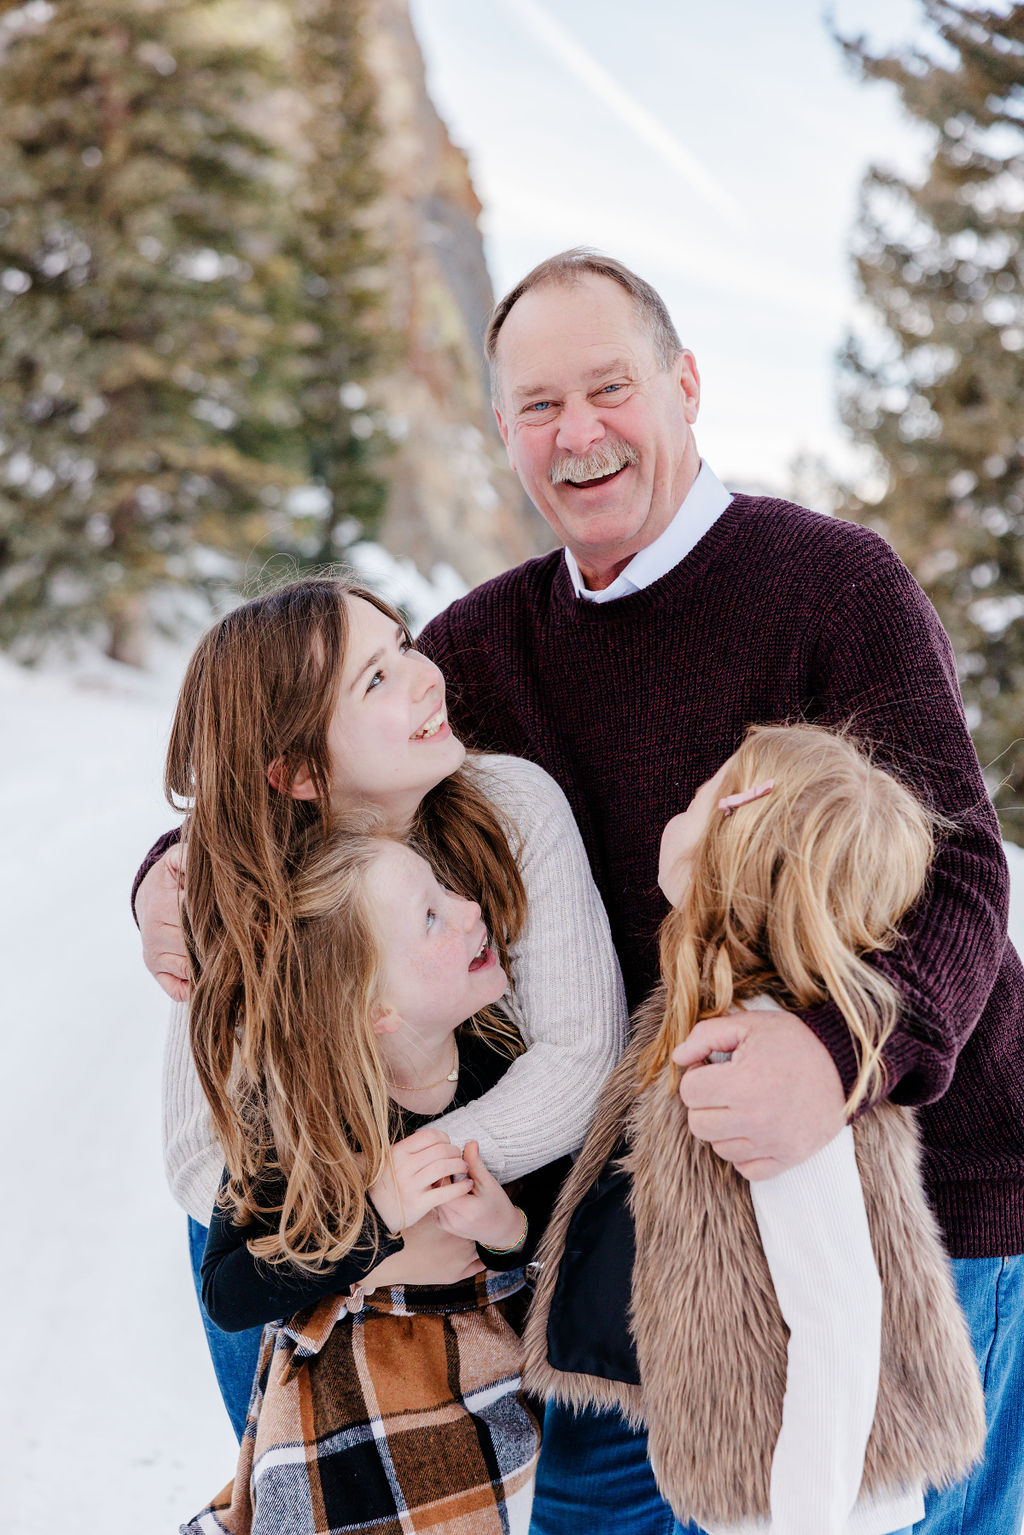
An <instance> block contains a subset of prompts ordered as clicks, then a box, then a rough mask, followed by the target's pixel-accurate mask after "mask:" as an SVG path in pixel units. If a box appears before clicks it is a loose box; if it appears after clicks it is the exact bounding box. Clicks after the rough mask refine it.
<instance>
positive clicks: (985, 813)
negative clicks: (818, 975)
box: [676, 540, 1009, 1177]
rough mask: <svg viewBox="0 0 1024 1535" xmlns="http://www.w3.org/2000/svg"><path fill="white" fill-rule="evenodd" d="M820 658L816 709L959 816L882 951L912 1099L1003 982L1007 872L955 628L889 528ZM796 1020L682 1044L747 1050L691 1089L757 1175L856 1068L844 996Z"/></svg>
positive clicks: (826, 1130)
mask: <svg viewBox="0 0 1024 1535" xmlns="http://www.w3.org/2000/svg"><path fill="white" fill-rule="evenodd" d="M812 666H813V690H814V698H813V710H812V715H813V717H814V718H816V719H818V720H820V721H821V722H822V723H824V724H832V725H841V724H849V725H851V726H852V728H853V730H854V732H855V733H856V735H858V736H859V737H860V738H861V739H863V740H865V741H866V742H868V743H869V744H870V745H872V746H873V748H874V749H875V751H876V754H877V757H878V760H879V761H880V762H882V763H883V764H884V765H885V766H887V767H889V768H891V770H892V771H894V772H895V773H896V774H897V775H899V776H900V777H902V778H903V779H904V781H906V782H907V783H909V784H910V786H911V787H912V788H913V789H914V790H915V791H916V792H917V793H918V795H919V796H920V797H921V798H922V799H923V800H924V801H925V802H926V803H927V804H928V805H929V806H930V807H931V808H932V809H934V810H937V811H938V812H939V813H940V814H942V815H943V816H945V817H947V818H949V819H950V820H951V821H952V822H953V825H954V831H953V832H952V833H951V834H949V835H947V836H945V837H944V838H943V839H942V841H941V845H940V848H939V851H938V854H937V856H936V859H935V864H934V868H933V871H932V876H931V879H930V882H929V886H928V889H927V891H926V893H925V895H924V897H923V898H922V899H921V901H920V902H919V903H918V905H917V907H916V908H915V910H914V912H913V913H911V915H910V916H909V917H908V918H907V920H906V921H905V922H904V923H903V934H904V937H903V940H902V941H901V942H900V943H899V945H898V946H897V947H896V949H894V950H893V951H892V952H891V953H887V954H878V955H876V956H874V959H873V962H874V963H875V964H877V967H878V969H879V970H881V971H882V972H883V973H884V974H885V975H886V976H887V977H888V978H889V979H890V980H891V981H892V982H893V984H894V985H895V986H896V988H897V990H898V992H899V994H900V998H901V1002H902V1013H901V1017H900V1020H899V1023H898V1026H897V1028H896V1030H895V1031H894V1033H893V1034H892V1036H891V1037H890V1039H889V1041H888V1043H887V1045H886V1047H885V1051H884V1060H885V1069H886V1092H887V1094H891V1095H892V1096H893V1097H894V1099H895V1100H896V1101H898V1102H902V1103H928V1102H932V1101H933V1100H934V1099H936V1098H939V1097H941V1096H942V1094H943V1093H944V1092H945V1091H946V1089H947V1088H948V1086H949V1083H950V1080H951V1078H952V1075H953V1071H954V1069H955V1066H956V1059H957V1056H958V1054H959V1052H960V1050H961V1049H962V1048H963V1045H964V1043H965V1042H966V1040H967V1039H968V1037H969V1036H970V1033H971V1031H972V1030H973V1028H974V1026H975V1024H976V1023H977V1021H978V1018H979V1016H980V1015H981V1012H982V1010H983V1008H984V1005H985V1002H986V1001H987V999H988V996H989V992H990V991H991V989H992V986H993V984H994V982H995V978H996V975H997V973H998V969H999V964H1000V961H1001V959H1002V956H1003V952H1004V949H1005V945H1006V916H1007V906H1008V898H1009V882H1008V873H1007V869H1006V860H1005V857H1004V854H1003V851H1002V845H1001V842H1000V838H999V828H998V823H997V821H996V817H995V812H994V811H993V809H992V805H991V801H990V800H989V797H988V793H987V791H986V789H985V785H984V782H983V780H982V776H981V770H980V768H979V766H978V759H977V755H976V753H975V750H974V746H973V743H972V741H971V738H970V734H969V732H968V730H967V724H966V721H965V718H964V713H963V706H962V702H961V699H960V692H959V687H958V684H957V680H956V668H955V663H954V659H953V654H952V650H951V647H950V644H949V641H948V639H947V637H946V635H945V633H944V631H943V629H942V626H941V624H940V623H939V620H938V617H937V615H936V614H935V612H934V609H933V608H932V607H931V604H930V603H929V602H928V600H927V598H926V597H925V595H924V593H923V592H922V591H921V589H920V588H919V587H918V586H917V583H916V582H915V581H914V580H913V577H912V576H911V575H910V573H909V572H908V571H907V570H906V569H905V567H904V566H903V565H902V564H901V563H900V561H899V560H898V559H897V557H896V555H895V554H893V552H892V551H891V550H890V549H889V548H888V546H886V545H884V544H883V543H882V542H881V541H880V540H879V541H878V542H877V544H876V545H875V546H874V548H873V559H872V560H871V568H870V569H868V570H858V571H856V572H851V576H850V579H849V581H848V582H847V583H846V584H845V585H844V586H843V587H842V589H841V590H840V591H839V592H838V593H837V599H836V602H835V605H834V607H833V609H832V611H831V612H830V613H828V614H827V615H826V616H825V618H824V620H823V621H822V622H821V623H820V625H819V632H818V634H817V636H816V639H815V644H814V653H813V662H812ZM787 1017H788V1015H783V1014H778V1013H776V1014H772V1013H760V1014H758V1015H756V1016H755V1017H754V1018H753V1019H751V1020H748V1019H746V1018H744V1019H742V1020H740V1021H737V1020H735V1019H731V1018H730V1019H709V1020H707V1021H706V1022H704V1023H701V1024H698V1026H697V1028H696V1029H694V1031H693V1033H692V1034H691V1036H690V1037H689V1039H688V1040H687V1041H686V1043H685V1045H683V1046H682V1047H680V1050H679V1052H677V1056H676V1059H677V1060H678V1062H679V1063H680V1064H681V1065H683V1066H684V1067H687V1066H690V1065H693V1064H694V1063H697V1062H700V1061H703V1060H705V1059H706V1058H707V1055H708V1054H709V1053H710V1051H712V1050H733V1051H735V1055H734V1058H733V1060H732V1061H731V1062H729V1064H728V1067H727V1068H726V1067H721V1066H720V1067H716V1068H715V1069H714V1071H712V1070H710V1069H706V1068H702V1067H699V1066H698V1068H697V1069H695V1070H689V1071H686V1074H685V1075H684V1077H683V1079H682V1082H681V1084H680V1093H681V1096H682V1099H683V1102H684V1103H685V1104H686V1105H687V1107H688V1108H690V1110H691V1121H690V1122H691V1127H692V1129H693V1132H694V1134H695V1135H698V1136H699V1137H700V1138H701V1139H704V1140H710V1141H711V1142H712V1144H713V1145H714V1146H715V1148H716V1150H718V1151H719V1152H720V1153H721V1154H722V1155H723V1156H725V1157H726V1158H727V1159H728V1160H730V1161H733V1162H734V1163H735V1164H736V1166H737V1167H738V1168H739V1169H740V1171H742V1172H744V1173H745V1174H746V1175H747V1176H750V1177H770V1176H771V1175H772V1174H773V1173H775V1172H778V1171H780V1170H781V1169H782V1168H785V1167H792V1166H794V1165H796V1164H797V1163H798V1162H800V1161H802V1160H804V1159H805V1158H806V1157H807V1156H809V1155H811V1154H812V1153H813V1152H814V1151H816V1150H817V1149H819V1147H820V1146H823V1145H824V1144H825V1143H826V1142H827V1141H828V1140H829V1139H831V1137H832V1135H834V1134H835V1133H836V1132H837V1130H838V1127H839V1125H840V1124H841V1123H842V1115H841V1097H842V1096H844V1095H845V1093H847V1092H848V1091H849V1089H850V1087H851V1086H852V1084H853V1080H854V1077H855V1075H856V1057H855V1054H854V1051H853V1046H852V1043H851V1039H850V1032H849V1029H848V1028H847V1025H846V1022H845V1020H844V1019H843V1017H842V1014H841V1013H840V1012H839V1009H838V1008H837V1007H836V1006H835V1005H834V1004H832V1003H829V1004H826V1005H825V1006H824V1007H821V1008H817V1009H814V1010H808V1011H807V1012H805V1013H802V1014H801V1017H802V1018H803V1021H804V1024H806V1028H802V1027H801V1026H800V1025H799V1024H797V1023H796V1022H795V1021H794V1020H792V1019H790V1020H789V1022H788V1023H784V1019H786V1018H787ZM741 1026H742V1032H741ZM769 1030H771V1031H772V1032H771V1034H770V1035H767V1037H766V1038H765V1039H764V1040H763V1041H761V1042H760V1045H759V1044H758V1036H759V1035H760V1034H761V1033H762V1032H766V1031H769ZM822 1047H824V1049H823V1048H822ZM826 1052H827V1053H826Z"/></svg>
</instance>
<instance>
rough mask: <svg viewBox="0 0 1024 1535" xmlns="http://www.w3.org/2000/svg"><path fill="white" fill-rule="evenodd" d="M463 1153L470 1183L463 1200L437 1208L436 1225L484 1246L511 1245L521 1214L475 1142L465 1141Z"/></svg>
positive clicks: (520, 1227) (519, 1230)
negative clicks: (489, 1170)
mask: <svg viewBox="0 0 1024 1535" xmlns="http://www.w3.org/2000/svg"><path fill="white" fill-rule="evenodd" d="M462 1155H463V1157H464V1158H465V1160H466V1166H467V1167H468V1168H469V1176H470V1177H471V1178H472V1180H473V1183H472V1187H471V1188H470V1190H469V1192H468V1193H467V1194H466V1197H465V1199H456V1200H455V1201H454V1202H453V1203H452V1204H450V1205H443V1206H442V1207H441V1209H439V1210H438V1211H437V1224H438V1225H439V1226H440V1227H441V1229H442V1230H443V1231H450V1232H452V1233H453V1234H454V1235H455V1236H460V1237H469V1238H470V1239H471V1240H472V1241H474V1242H479V1243H481V1245H482V1246H484V1247H494V1248H506V1247H508V1248H510V1247H511V1246H512V1245H513V1243H514V1242H517V1241H518V1240H519V1238H520V1236H521V1235H522V1231H523V1216H522V1212H521V1211H520V1210H517V1209H516V1207H515V1205H514V1204H513V1203H512V1201H511V1199H509V1197H508V1195H507V1194H506V1193H505V1190H504V1189H503V1188H502V1186H501V1184H500V1183H499V1182H498V1180H497V1178H495V1176H494V1174H493V1173H490V1172H488V1170H487V1168H486V1167H485V1166H484V1164H483V1161H482V1160H481V1157H480V1147H479V1145H478V1144H477V1142H476V1141H467V1142H466V1144H465V1146H464V1147H463V1151H462Z"/></svg>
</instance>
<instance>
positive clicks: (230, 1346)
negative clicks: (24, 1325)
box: [188, 1215, 263, 1444]
mask: <svg viewBox="0 0 1024 1535" xmlns="http://www.w3.org/2000/svg"><path fill="white" fill-rule="evenodd" d="M205 1246H206V1227H205V1226H200V1224H199V1222H198V1221H194V1220H193V1219H192V1217H191V1215H190V1216H189V1218H188V1251H189V1257H190V1258H191V1260H192V1281H193V1283H194V1284H195V1287H196V1299H197V1300H198V1302H199V1310H200V1313H201V1314H202V1318H203V1327H204V1328H205V1330H206V1343H207V1347H208V1348H209V1350H210V1358H211V1359H212V1360H213V1369H214V1374H215V1375H216V1377H217V1384H218V1386H219V1387H220V1394H221V1396H222V1397H223V1399H224V1406H225V1407H226V1408H227V1410H228V1417H229V1418H230V1419H231V1427H232V1428H233V1429H234V1431H235V1433H236V1434H237V1435H238V1442H239V1444H241V1442H242V1430H243V1429H244V1428H245V1419H246V1414H247V1413H248V1411H249V1398H250V1396H251V1395H252V1382H253V1377H254V1376H255V1374H256V1361H257V1360H258V1358H259V1352H260V1339H261V1338H262V1336H263V1329H262V1327H250V1328H249V1329H248V1330H247V1331H246V1332H224V1331H223V1330H222V1329H221V1328H220V1327H218V1326H217V1325H216V1324H215V1323H214V1322H211V1321H210V1318H209V1316H208V1315H207V1311H206V1307H205V1306H204V1305H203V1297H202V1290H201V1286H200V1279H199V1267H200V1264H201V1263H202V1261H203V1248H204V1247H205Z"/></svg>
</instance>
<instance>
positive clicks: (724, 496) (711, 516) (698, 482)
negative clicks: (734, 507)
mask: <svg viewBox="0 0 1024 1535" xmlns="http://www.w3.org/2000/svg"><path fill="white" fill-rule="evenodd" d="M731 500H732V495H731V494H730V492H729V491H727V490H726V488H725V486H724V485H723V484H722V482H721V481H720V480H719V479H718V477H717V476H716V475H715V474H714V472H713V471H712V470H711V469H709V467H708V465H707V464H706V463H703V462H702V463H701V466H700V470H699V472H698V474H697V478H696V479H695V480H694V482H693V484H692V485H691V486H690V489H689V491H688V492H687V494H686V497H685V499H684V501H683V504H682V506H681V507H680V508H679V510H678V511H677V512H676V514H675V516H674V517H673V518H672V521H671V522H670V523H669V525H668V527H667V528H665V529H664V531H663V532H661V533H659V534H658V537H657V538H656V539H655V540H654V542H653V543H652V544H648V545H647V547H646V548H644V549H640V550H638V552H637V553H636V554H634V556H633V558H632V559H631V560H630V562H629V564H628V565H627V566H626V567H625V569H624V570H621V571H620V572H619V574H618V575H617V576H616V577H615V580H614V581H613V582H612V584H611V585H610V586H606V587H605V588H604V589H603V591H599V592H592V591H590V590H588V588H587V587H586V586H584V584H583V577H582V575H581V574H580V567H579V565H578V564H577V563H576V559H575V556H574V555H573V554H572V552H571V551H570V550H569V549H566V550H565V563H566V566H567V568H568V571H569V579H570V580H571V581H572V585H573V591H574V592H575V593H576V595H577V597H584V598H586V600H587V601H588V602H611V601H613V600H614V599H615V598H616V597H627V596H629V595H630V593H632V592H639V591H641V590H642V589H643V587H645V586H650V585H651V583H652V582H653V581H658V580H660V579H661V577H662V576H666V575H668V573H669V571H670V570H672V569H674V567H675V566H676V565H678V564H679V562H680V560H684V559H685V558H686V556H687V555H688V554H689V553H690V550H691V549H693V548H695V547H696V545H697V544H698V543H699V542H700V540H701V539H702V538H703V537H704V534H705V533H706V532H707V531H708V529H709V528H710V527H712V526H713V524H714V523H716V522H717V521H718V519H719V517H721V515H722V513H723V512H724V511H725V509H726V507H727V506H728V505H729V502H730V501H731Z"/></svg>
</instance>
